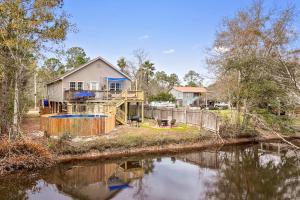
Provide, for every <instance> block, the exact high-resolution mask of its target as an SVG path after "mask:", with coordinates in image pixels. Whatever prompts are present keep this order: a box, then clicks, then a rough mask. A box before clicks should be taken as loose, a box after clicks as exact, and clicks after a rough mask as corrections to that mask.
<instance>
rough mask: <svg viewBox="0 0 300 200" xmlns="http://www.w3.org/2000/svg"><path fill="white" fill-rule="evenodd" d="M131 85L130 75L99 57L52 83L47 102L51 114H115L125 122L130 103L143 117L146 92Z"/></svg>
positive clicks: (117, 118)
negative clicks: (144, 94) (134, 88)
mask: <svg viewBox="0 0 300 200" xmlns="http://www.w3.org/2000/svg"><path fill="white" fill-rule="evenodd" d="M131 85H132V81H131V79H130V77H129V76H128V75H126V74H125V73H123V72H121V71H120V70H119V69H117V68H116V67H114V66H113V65H112V64H110V63H109V62H108V61H106V60H105V59H103V58H101V57H97V58H95V59H93V60H91V61H89V62H87V63H86V64H83V65H81V66H79V67H77V68H75V69H73V70H71V71H69V72H66V73H65V74H63V75H62V76H60V77H58V78H56V79H55V80H53V81H51V82H49V83H48V84H47V99H48V101H47V103H46V104H47V105H49V107H50V109H49V110H50V112H51V113H59V112H68V113H105V114H113V115H116V120H117V121H118V122H119V123H121V124H124V123H126V122H127V117H128V109H130V106H129V104H130V103H131V104H135V105H137V107H138V110H141V113H138V114H139V115H140V116H141V117H143V111H142V109H143V101H144V96H143V92H142V91H136V90H131ZM47 110H48V109H47Z"/></svg>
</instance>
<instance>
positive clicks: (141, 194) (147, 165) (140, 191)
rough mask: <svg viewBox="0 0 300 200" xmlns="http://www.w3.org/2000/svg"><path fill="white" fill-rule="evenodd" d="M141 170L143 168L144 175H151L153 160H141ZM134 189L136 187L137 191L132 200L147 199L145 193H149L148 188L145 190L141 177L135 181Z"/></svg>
mask: <svg viewBox="0 0 300 200" xmlns="http://www.w3.org/2000/svg"><path fill="white" fill-rule="evenodd" d="M143 168H144V172H145V174H150V173H152V172H153V169H154V160H153V159H145V160H143ZM136 187H137V190H136V192H135V193H134V194H133V197H134V199H145V198H147V195H146V191H148V192H149V188H147V187H146V186H145V185H144V180H143V177H141V178H140V179H139V180H137V182H136Z"/></svg>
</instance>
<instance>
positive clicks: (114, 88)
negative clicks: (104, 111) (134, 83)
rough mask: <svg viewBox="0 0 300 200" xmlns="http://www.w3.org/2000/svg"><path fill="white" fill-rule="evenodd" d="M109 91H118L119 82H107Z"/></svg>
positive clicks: (119, 88) (119, 87)
mask: <svg viewBox="0 0 300 200" xmlns="http://www.w3.org/2000/svg"><path fill="white" fill-rule="evenodd" d="M109 89H110V91H120V90H121V83H117V82H112V83H110V84H109Z"/></svg>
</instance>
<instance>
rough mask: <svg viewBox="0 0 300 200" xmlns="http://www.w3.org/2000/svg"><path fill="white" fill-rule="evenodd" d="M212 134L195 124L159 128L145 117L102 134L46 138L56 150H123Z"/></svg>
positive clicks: (211, 135)
mask: <svg viewBox="0 0 300 200" xmlns="http://www.w3.org/2000/svg"><path fill="white" fill-rule="evenodd" d="M211 137H214V134H212V133H210V132H207V131H203V130H201V131H200V130H199V128H197V127H193V126H188V125H185V124H178V125H177V126H176V127H173V128H159V127H156V126H155V125H154V122H153V121H146V122H145V123H142V124H141V126H140V127H130V126H121V127H119V128H118V129H117V130H115V131H113V132H111V133H109V134H106V135H102V136H97V137H90V138H86V139H78V140H77V139H76V138H75V139H70V138H69V139H64V138H60V139H59V140H53V139H52V140H50V142H49V144H48V146H49V148H50V149H52V150H53V151H54V152H55V153H57V154H77V153H85V152H88V151H90V150H99V151H105V150H116V149H117V150H126V149H130V148H135V147H148V146H157V145H166V144H177V143H193V142H199V141H201V140H205V139H208V138H211Z"/></svg>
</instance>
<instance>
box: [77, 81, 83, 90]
mask: <svg viewBox="0 0 300 200" xmlns="http://www.w3.org/2000/svg"><path fill="white" fill-rule="evenodd" d="M77 90H83V82H77Z"/></svg>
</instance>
